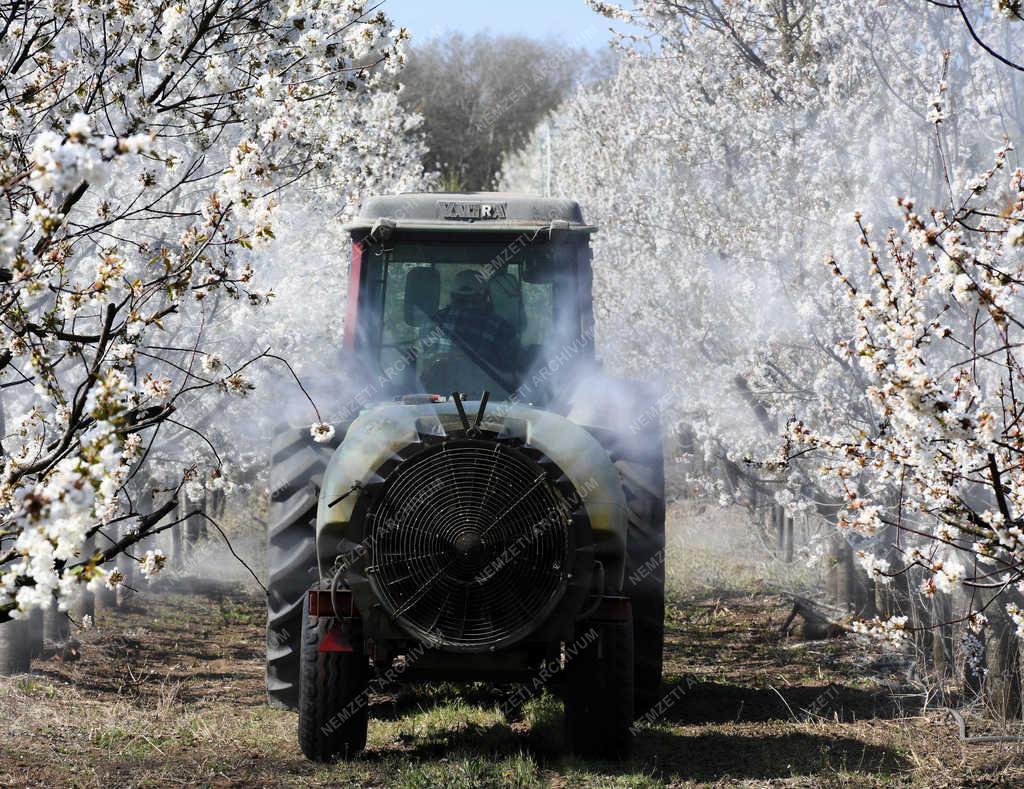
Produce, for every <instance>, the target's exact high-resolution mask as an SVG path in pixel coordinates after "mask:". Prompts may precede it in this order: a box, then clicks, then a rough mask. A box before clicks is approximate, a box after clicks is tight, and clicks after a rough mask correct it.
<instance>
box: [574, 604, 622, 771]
mask: <svg viewBox="0 0 1024 789" xmlns="http://www.w3.org/2000/svg"><path fill="white" fill-rule="evenodd" d="M595 635H596V637H594V636H595ZM588 636H589V639H588ZM575 645H583V646H582V647H580V648H579V651H578V652H577V653H576V654H575V655H574V656H567V661H568V662H567V665H566V669H565V670H566V675H567V677H566V679H567V681H566V696H565V744H566V748H567V749H568V750H569V751H570V752H571V753H573V754H575V755H576V756H580V757H582V758H585V759H604V760H614V761H621V760H623V759H627V758H629V753H630V750H631V746H632V739H633V732H632V730H631V728H630V727H631V726H632V724H633V622H632V619H627V620H626V621H619V622H598V621H588V622H583V623H580V624H579V625H577V628H576V640H575Z"/></svg>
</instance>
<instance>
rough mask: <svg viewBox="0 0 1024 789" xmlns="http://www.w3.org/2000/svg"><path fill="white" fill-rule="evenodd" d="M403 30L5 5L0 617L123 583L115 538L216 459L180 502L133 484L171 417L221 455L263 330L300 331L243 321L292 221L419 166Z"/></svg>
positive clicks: (283, 17)
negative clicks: (134, 491) (148, 498)
mask: <svg viewBox="0 0 1024 789" xmlns="http://www.w3.org/2000/svg"><path fill="white" fill-rule="evenodd" d="M405 38H406V34H405V32H404V31H402V30H392V29H391V28H390V26H389V23H388V20H387V19H386V18H385V17H384V16H383V14H380V13H377V12H375V11H372V10H371V11H367V10H365V9H364V7H363V4H361V3H355V2H342V1H341V0H289V1H287V2H276V1H275V0H255V1H254V0H178V1H177V2H174V1H172V2H167V1H166V0H162V1H160V2H152V3H141V2H132V1H131V0H120V1H118V2H114V1H113V0H72V2H57V1H56V0H15V2H12V3H5V4H4V6H3V8H2V9H0V110H2V112H0V195H2V198H3V200H2V208H0V315H2V320H0V375H2V378H0V386H2V387H3V389H2V400H0V406H2V416H3V429H2V430H0V435H2V456H3V467H2V476H0V518H2V521H0V621H2V620H3V619H6V618H9V617H20V616H22V615H23V613H24V612H25V611H26V610H28V609H31V608H33V607H36V606H40V605H46V604H48V603H49V601H51V600H52V599H53V598H54V597H55V596H56V597H57V598H58V599H59V601H60V602H61V605H62V606H65V607H66V606H67V605H68V603H69V602H70V600H71V599H72V598H73V597H74V595H75V594H76V593H77V591H78V590H80V589H81V587H82V586H83V585H92V586H94V587H95V586H97V585H100V584H104V583H107V584H110V583H117V581H118V580H119V578H118V574H117V573H116V572H112V571H110V570H109V567H110V565H109V560H110V559H111V558H113V557H114V556H115V555H117V554H119V553H121V552H123V551H126V550H129V549H130V548H131V546H132V545H134V544H135V543H136V542H137V541H138V540H140V539H142V538H143V537H145V536H146V535H147V534H151V533H153V531H154V530H155V529H157V528H164V526H160V527H157V524H158V523H160V521H161V519H162V518H163V517H164V516H165V515H166V514H167V513H168V512H170V511H171V510H172V509H173V507H174V506H175V499H176V495H175V493H174V492H175V491H176V490H177V489H178V488H179V487H180V486H181V485H182V484H183V483H185V482H187V481H188V480H190V479H192V480H194V479H196V476H197V471H196V469H195V463H193V462H191V459H188V460H186V461H185V462H179V463H178V465H177V467H176V468H172V469H171V473H170V474H169V478H168V480H167V482H168V484H169V486H170V488H171V489H172V495H171V496H169V497H168V498H167V500H166V501H165V502H164V503H163V504H161V505H160V506H158V507H156V508H148V507H144V506H140V502H139V500H138V499H137V498H133V497H132V496H131V495H129V494H128V491H129V490H131V487H130V486H129V483H130V482H131V481H132V479H133V477H135V476H136V475H138V474H139V473H140V470H142V469H145V468H146V467H147V464H148V463H149V462H150V461H151V460H152V457H153V456H155V455H156V454H159V447H160V442H161V441H162V440H165V439H166V437H167V436H168V435H173V434H177V435H178V436H179V437H182V436H186V435H188V436H191V437H192V438H191V440H192V441H193V442H195V443H196V444H197V445H202V446H203V449H204V451H206V452H207V454H208V455H211V454H212V455H216V454H217V452H216V448H215V447H214V446H213V445H212V444H211V443H210V442H209V440H208V439H207V438H206V437H205V436H204V435H202V433H203V423H204V420H206V418H207V416H208V415H209V414H210V413H211V412H212V411H214V410H215V409H216V408H217V405H216V404H214V403H213V402H211V401H212V400H214V399H218V398H224V397H233V396H240V395H245V394H246V393H247V392H249V391H250V390H251V388H252V385H253V384H252V376H251V372H252V369H254V368H253V362H254V360H256V359H257V358H258V357H259V356H260V355H261V354H262V353H263V352H264V351H265V350H266V346H264V347H263V348H262V349H260V350H255V351H254V350H253V349H254V347H255V346H254V345H253V342H254V337H255V336H258V337H259V339H260V340H261V341H266V340H267V339H268V338H270V339H271V340H273V338H274V337H275V336H276V337H280V336H281V334H282V331H283V330H277V329H275V325H276V324H274V323H268V322H264V323H262V324H261V323H259V320H258V319H255V320H254V319H250V320H249V322H248V325H249V326H250V327H251V326H257V327H261V328H259V330H258V331H257V330H254V333H253V334H252V336H245V337H242V338H238V337H237V335H238V332H237V331H235V332H234V335H235V338H234V339H231V336H232V332H231V331H229V329H230V328H231V327H232V326H234V327H235V328H237V326H238V325H246V321H247V319H245V318H239V317H238V316H239V313H240V312H241V311H244V310H248V309H250V308H262V307H263V306H264V305H265V304H266V303H267V302H268V301H270V300H271V296H272V293H271V290H270V288H271V286H272V285H273V284H274V283H273V282H272V279H273V278H272V277H268V276H267V275H266V272H262V271H261V268H260V267H261V265H263V266H266V265H267V261H268V260H272V259H273V258H272V257H270V256H268V254H267V253H266V252H265V250H266V249H267V248H268V247H269V245H270V244H271V243H274V242H275V235H276V232H277V230H279V229H280V228H281V227H282V226H284V227H286V228H288V227H291V228H293V232H292V233H291V235H288V234H287V233H286V234H285V237H284V238H282V239H281V242H280V243H281V244H283V246H284V248H285V251H287V249H288V245H289V244H291V245H292V247H291V249H293V250H294V249H295V247H296V245H297V244H298V243H299V236H300V234H299V233H298V232H294V228H295V227H296V225H297V224H298V221H299V220H298V219H297V218H296V217H300V218H301V217H303V216H304V217H305V220H304V221H305V224H304V226H303V230H302V235H303V236H304V237H305V240H306V241H307V242H308V240H309V236H310V229H314V230H315V231H316V232H317V234H318V235H323V236H324V237H325V238H326V237H329V236H330V233H331V232H332V227H333V221H334V220H336V218H337V217H338V216H339V215H342V214H344V212H345V211H346V210H347V209H348V207H349V206H350V205H351V204H352V203H353V202H354V201H355V200H356V199H357V198H358V196H359V195H360V194H361V193H362V191H363V190H364V189H374V188H381V186H382V185H387V186H393V185H395V184H399V185H400V184H401V183H402V182H403V179H404V180H408V179H410V178H416V177H418V176H417V173H418V168H417V167H416V164H415V163H416V162H417V161H418V159H419V156H420V154H421V150H420V148H419V146H418V143H416V142H415V141H413V140H410V139H409V133H410V130H411V129H412V127H413V126H414V125H415V122H416V121H415V119H414V118H410V117H409V116H406V115H404V114H403V113H402V112H401V110H400V108H399V106H398V104H397V101H396V97H395V95H394V92H393V88H392V87H390V86H391V85H392V84H393V80H392V79H391V76H392V75H393V74H394V73H395V72H396V71H397V70H398V69H399V68H400V66H401V64H402V62H403V55H402V42H403V40H404V39H405ZM282 205H287V208H286V209H285V208H282ZM301 212H306V213H305V214H302V213H301ZM276 229H277V230H276ZM332 273H333V272H332ZM311 276H312V274H311ZM323 276H326V274H324V275H323ZM335 276H337V275H336V274H335ZM261 278H262V279H261ZM305 284H306V286H307V287H308V286H309V285H311V284H312V285H315V282H314V283H310V282H307V283H305ZM314 290H315V288H314ZM258 314H259V313H258V312H257V315H258ZM275 332H276V333H275ZM210 344H212V347H211V346H210ZM166 454H167V453H165V455H166ZM185 454H187V453H185ZM84 545H88V546H90V547H89V548H88V549H84V548H83V546H84ZM135 558H136V560H137V561H138V562H139V565H140V568H141V570H142V572H143V574H147V573H148V574H151V573H153V572H155V571H156V570H158V569H159V566H160V564H161V563H162V557H161V556H160V555H159V554H158V553H155V552H152V551H151V552H148V553H146V554H145V555H141V556H140V555H136V556H135ZM104 565H106V566H104Z"/></svg>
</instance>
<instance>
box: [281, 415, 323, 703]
mask: <svg viewBox="0 0 1024 789" xmlns="http://www.w3.org/2000/svg"><path fill="white" fill-rule="evenodd" d="M339 432H340V431H339ZM340 441H341V439H340V437H338V436H336V437H335V440H334V442H333V445H332V444H317V443H315V442H314V441H313V439H312V438H311V437H310V435H309V429H308V428H289V429H288V430H284V431H281V432H279V433H278V434H277V435H276V436H275V437H274V443H273V445H272V463H273V465H272V466H271V469H270V514H269V520H268V526H267V573H268V576H269V583H268V585H267V590H268V593H267V701H268V702H269V703H270V705H271V706H272V707H277V708H279V709H296V708H297V707H298V704H299V652H300V644H301V638H302V601H303V599H304V598H305V594H306V590H307V589H309V587H310V586H311V585H312V584H313V583H314V582H315V581H317V580H318V572H317V562H316V507H317V499H318V497H319V495H320V483H321V481H322V479H323V473H324V469H325V468H326V467H327V462H328V461H329V460H330V458H331V454H332V453H333V451H334V447H336V446H337V445H338V444H339V443H340Z"/></svg>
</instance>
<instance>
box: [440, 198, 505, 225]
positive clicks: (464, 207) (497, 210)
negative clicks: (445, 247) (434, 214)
mask: <svg viewBox="0 0 1024 789" xmlns="http://www.w3.org/2000/svg"><path fill="white" fill-rule="evenodd" d="M437 208H438V212H439V213H440V215H441V218H442V219H456V220H462V221H465V222H472V221H475V220H477V219H508V203H471V202H465V201H451V200H439V201H438V202H437Z"/></svg>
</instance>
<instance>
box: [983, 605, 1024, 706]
mask: <svg viewBox="0 0 1024 789" xmlns="http://www.w3.org/2000/svg"><path fill="white" fill-rule="evenodd" d="M986 614H987V615H988V622H989V624H988V628H987V631H988V638H987V640H986V644H985V653H986V662H987V665H986V671H985V683H984V689H985V700H986V701H987V702H988V706H989V708H990V709H991V710H992V712H994V713H995V714H996V715H998V716H999V717H1001V718H1004V719H1015V718H1019V717H1020V716H1021V676H1020V672H1021V658H1020V639H1019V638H1018V637H1017V634H1016V627H1015V625H1014V624H1013V622H1012V621H1011V620H1010V618H1009V616H1007V614H1006V609H1005V608H1004V607H1003V600H997V601H995V602H994V603H992V605H990V606H989V607H988V609H987V610H986Z"/></svg>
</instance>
